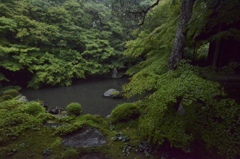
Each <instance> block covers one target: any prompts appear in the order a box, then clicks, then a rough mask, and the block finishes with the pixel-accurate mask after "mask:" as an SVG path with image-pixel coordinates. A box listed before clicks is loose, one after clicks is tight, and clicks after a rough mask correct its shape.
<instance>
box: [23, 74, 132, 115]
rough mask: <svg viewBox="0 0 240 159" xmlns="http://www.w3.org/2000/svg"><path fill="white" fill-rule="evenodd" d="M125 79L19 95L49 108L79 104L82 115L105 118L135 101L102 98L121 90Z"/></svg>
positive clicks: (26, 90)
mask: <svg viewBox="0 0 240 159" xmlns="http://www.w3.org/2000/svg"><path fill="white" fill-rule="evenodd" d="M126 82H127V79H126V78H121V79H91V80H85V81H79V82H75V83H74V84H73V85H72V86H69V87H47V88H42V89H39V90H32V89H23V90H22V91H21V93H22V94H23V95H24V96H26V97H27V98H28V99H29V100H37V99H40V100H42V101H44V102H45V103H46V104H47V105H48V106H49V107H50V108H55V107H56V106H57V107H58V108H63V109H65V108H66V106H67V105H68V104H69V103H71V102H78V103H81V105H82V109H83V113H84V114H86V113H90V114H99V115H101V116H107V115H109V114H110V113H111V111H112V110H113V108H115V107H116V106H117V105H118V104H121V103H124V102H133V101H136V99H112V98H106V97H103V93H104V92H105V91H106V90H108V89H110V88H114V89H117V90H121V87H122V85H123V84H124V83H126Z"/></svg>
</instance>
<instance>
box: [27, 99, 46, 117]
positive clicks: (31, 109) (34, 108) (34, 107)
mask: <svg viewBox="0 0 240 159" xmlns="http://www.w3.org/2000/svg"><path fill="white" fill-rule="evenodd" d="M25 112H26V113H28V114H30V115H38V114H40V113H43V112H45V109H44V107H43V106H41V105H40V104H39V103H38V102H30V103H28V104H27V106H26V108H25Z"/></svg>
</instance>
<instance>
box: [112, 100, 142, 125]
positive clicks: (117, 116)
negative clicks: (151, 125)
mask: <svg viewBox="0 0 240 159" xmlns="http://www.w3.org/2000/svg"><path fill="white" fill-rule="evenodd" d="M139 115H140V111H139V109H138V108H137V107H136V105H134V104H132V103H124V104H121V105H119V106H117V107H116V108H115V109H113V111H112V113H111V117H110V120H111V121H112V122H113V123H116V122H121V121H127V120H129V119H136V118H138V117H139Z"/></svg>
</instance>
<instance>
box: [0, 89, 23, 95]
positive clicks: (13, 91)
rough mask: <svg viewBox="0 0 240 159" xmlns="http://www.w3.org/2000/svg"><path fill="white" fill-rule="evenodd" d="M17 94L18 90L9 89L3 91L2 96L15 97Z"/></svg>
mask: <svg viewBox="0 0 240 159" xmlns="http://www.w3.org/2000/svg"><path fill="white" fill-rule="evenodd" d="M18 95H19V92H18V91H17V90H16V89H9V90H6V91H4V92H3V96H12V97H16V96H18Z"/></svg>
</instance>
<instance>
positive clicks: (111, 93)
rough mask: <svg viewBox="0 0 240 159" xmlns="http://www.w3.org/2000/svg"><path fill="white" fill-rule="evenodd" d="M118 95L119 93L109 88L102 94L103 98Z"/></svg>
mask: <svg viewBox="0 0 240 159" xmlns="http://www.w3.org/2000/svg"><path fill="white" fill-rule="evenodd" d="M118 93H119V91H117V90H116V89H113V88H111V89H109V90H107V91H106V92H104V94H103V96H104V97H112V96H113V95H115V94H118Z"/></svg>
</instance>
